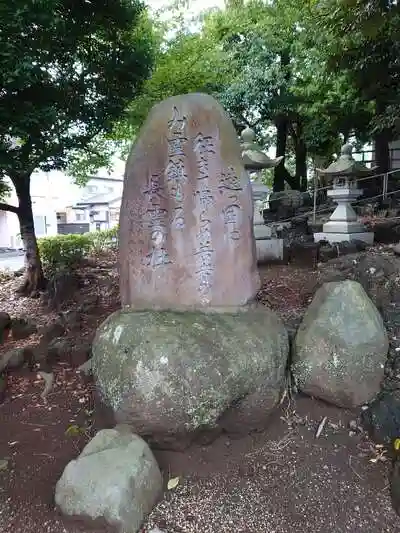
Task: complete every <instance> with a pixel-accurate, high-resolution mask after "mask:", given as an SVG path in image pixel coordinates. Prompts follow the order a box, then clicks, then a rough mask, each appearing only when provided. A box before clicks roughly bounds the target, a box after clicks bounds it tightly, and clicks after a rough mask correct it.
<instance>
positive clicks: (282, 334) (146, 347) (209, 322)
mask: <svg viewBox="0 0 400 533" xmlns="http://www.w3.org/2000/svg"><path fill="white" fill-rule="evenodd" d="M92 350H93V374H94V377H95V380H96V382H97V386H98V389H99V391H100V393H101V396H102V398H103V400H104V402H105V404H106V405H107V406H108V407H111V410H112V412H113V414H114V416H115V419H116V421H117V422H122V423H126V424H129V425H130V426H132V427H133V429H134V431H135V432H136V433H138V434H140V435H142V436H144V437H146V438H147V439H149V440H150V442H152V444H155V445H158V446H160V447H164V448H175V449H176V448H183V447H185V446H186V445H187V444H188V443H189V442H190V439H191V438H192V437H193V436H194V435H195V434H196V432H199V431H206V432H207V431H209V432H210V433H211V434H215V433H218V429H222V428H224V429H226V430H230V431H249V430H252V429H258V428H260V425H262V424H264V423H265V420H266V418H267V417H268V415H269V413H270V412H271V411H272V410H273V409H274V407H275V406H276V404H277V402H278V400H279V397H280V394H281V392H282V386H283V384H284V381H285V370H286V364H287V357H288V351H289V345H288V335H287V332H286V330H285V328H284V326H283V324H282V322H281V321H280V319H279V318H278V317H277V316H276V315H275V313H274V312H272V311H271V310H269V309H266V308H262V309H241V310H240V309H239V310H237V311H236V312H231V313H222V312H221V313H217V312H210V313H202V312H196V311H191V312H189V311H188V312H173V311H138V312H134V311H118V312H116V313H114V314H113V315H111V316H110V317H109V318H108V319H107V320H106V321H105V322H104V323H103V324H102V325H101V326H100V327H99V329H98V330H97V334H96V337H95V340H94V342H93V346H92Z"/></svg>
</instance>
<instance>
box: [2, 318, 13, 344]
mask: <svg viewBox="0 0 400 533" xmlns="http://www.w3.org/2000/svg"><path fill="white" fill-rule="evenodd" d="M10 327H11V318H10V315H9V314H8V313H4V312H3V311H2V312H0V342H4V341H5V340H6V338H7V336H8V331H9V329H10Z"/></svg>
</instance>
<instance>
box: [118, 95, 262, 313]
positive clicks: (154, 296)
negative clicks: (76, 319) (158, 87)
mask: <svg viewBox="0 0 400 533" xmlns="http://www.w3.org/2000/svg"><path fill="white" fill-rule="evenodd" d="M252 222H253V206H252V196H251V186H250V181H249V177H248V175H247V173H246V171H245V170H244V168H243V164H242V162H241V154H240V148H239V143H238V140H237V136H236V132H235V130H234V127H233V125H232V123H231V121H230V119H229V118H228V117H227V115H226V114H225V112H224V110H223V109H222V107H221V106H220V105H219V104H218V103H217V102H216V100H214V99H213V98H212V97H210V96H207V95H204V94H188V95H183V96H177V97H173V98H169V99H168V100H165V101H163V102H161V103H160V104H158V105H157V106H155V107H154V108H153V110H152V111H151V113H150V115H149V117H148V119H147V121H146V123H145V124H144V126H143V128H142V130H141V132H140V134H139V136H138V138H137V141H136V143H135V145H134V147H133V149H132V152H131V154H130V156H129V159H128V162H127V165H126V172H125V182H124V192H123V198H122V207H121V217H120V274H121V278H120V286H121V299H122V305H123V306H129V307H132V308H158V309H176V308H178V309H179V308H183V309H184V308H188V307H230V306H239V305H244V304H246V303H247V302H249V301H251V300H252V299H253V298H254V296H255V294H256V292H257V290H258V287H259V276H258V272H257V268H256V256H255V241H254V235H253V223H252Z"/></svg>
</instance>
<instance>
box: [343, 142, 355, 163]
mask: <svg viewBox="0 0 400 533" xmlns="http://www.w3.org/2000/svg"><path fill="white" fill-rule="evenodd" d="M340 154H341V155H342V156H347V157H350V158H351V159H353V145H351V144H350V143H346V144H344V145H343V146H342V148H341V149H340Z"/></svg>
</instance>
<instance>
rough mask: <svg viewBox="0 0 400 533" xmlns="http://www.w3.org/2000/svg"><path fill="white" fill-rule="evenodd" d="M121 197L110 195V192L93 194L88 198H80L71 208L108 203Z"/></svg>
mask: <svg viewBox="0 0 400 533" xmlns="http://www.w3.org/2000/svg"><path fill="white" fill-rule="evenodd" d="M119 198H121V196H120V195H119V196H110V193H103V194H94V195H93V196H89V197H88V198H85V199H81V200H79V202H76V204H74V206H73V209H79V208H80V207H85V206H88V205H108V204H111V203H113V202H115V201H116V200H118V199H119Z"/></svg>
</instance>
